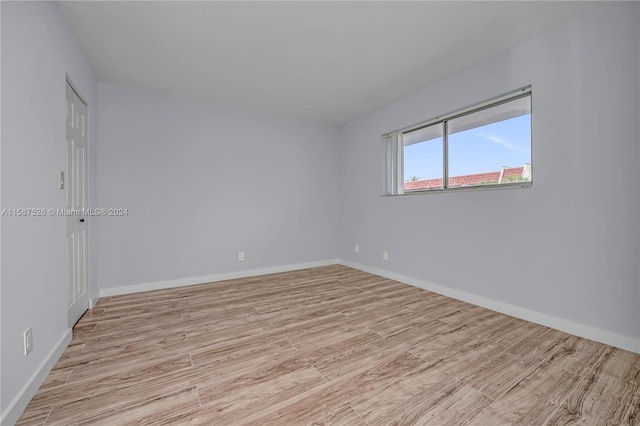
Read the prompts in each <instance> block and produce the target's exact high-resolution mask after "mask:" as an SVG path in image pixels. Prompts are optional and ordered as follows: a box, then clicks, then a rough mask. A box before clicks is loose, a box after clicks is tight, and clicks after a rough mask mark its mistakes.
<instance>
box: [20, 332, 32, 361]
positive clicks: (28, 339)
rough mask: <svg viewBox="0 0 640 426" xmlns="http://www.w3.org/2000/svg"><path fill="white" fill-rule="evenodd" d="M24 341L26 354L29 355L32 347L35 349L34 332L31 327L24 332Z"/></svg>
mask: <svg viewBox="0 0 640 426" xmlns="http://www.w3.org/2000/svg"><path fill="white" fill-rule="evenodd" d="M22 342H23V344H24V347H23V349H24V356H27V355H29V352H31V349H33V333H32V332H31V327H29V328H27V329H26V330H25V331H24V333H22Z"/></svg>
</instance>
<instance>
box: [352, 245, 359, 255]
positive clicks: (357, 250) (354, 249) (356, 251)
mask: <svg viewBox="0 0 640 426" xmlns="http://www.w3.org/2000/svg"><path fill="white" fill-rule="evenodd" d="M353 251H354V252H355V253H360V246H359V245H358V244H356V246H355V247H354V248H353Z"/></svg>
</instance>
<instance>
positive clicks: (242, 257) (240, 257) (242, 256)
mask: <svg viewBox="0 0 640 426" xmlns="http://www.w3.org/2000/svg"><path fill="white" fill-rule="evenodd" d="M238 262H244V252H243V251H240V252H238Z"/></svg>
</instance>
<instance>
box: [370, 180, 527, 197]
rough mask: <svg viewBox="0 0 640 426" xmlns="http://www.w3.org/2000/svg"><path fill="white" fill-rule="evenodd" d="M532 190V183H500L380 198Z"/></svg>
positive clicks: (387, 195)
mask: <svg viewBox="0 0 640 426" xmlns="http://www.w3.org/2000/svg"><path fill="white" fill-rule="evenodd" d="M517 188H533V182H517V183H502V184H499V185H475V186H457V187H455V188H446V189H444V188H436V189H422V190H415V191H407V192H405V193H404V194H383V195H381V196H382V197H401V196H403V195H424V194H444V193H451V192H469V191H494V190H500V189H517Z"/></svg>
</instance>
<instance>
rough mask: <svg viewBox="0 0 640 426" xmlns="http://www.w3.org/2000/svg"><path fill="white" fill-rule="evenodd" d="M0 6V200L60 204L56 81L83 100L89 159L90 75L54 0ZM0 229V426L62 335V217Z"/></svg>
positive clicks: (62, 140) (60, 121)
mask: <svg viewBox="0 0 640 426" xmlns="http://www.w3.org/2000/svg"><path fill="white" fill-rule="evenodd" d="M0 8H1V9H2V15H1V19H2V21H1V24H2V25H1V31H2V37H1V39H2V50H1V52H2V80H1V85H2V86H1V90H2V115H1V121H2V133H1V137H2V159H1V173H2V178H1V182H2V191H1V194H2V198H1V207H2V208H4V209H10V208H20V207H34V208H49V207H53V208H56V207H59V208H61V207H64V206H65V192H64V191H61V190H59V189H58V188H57V185H58V172H59V171H60V170H66V150H67V147H66V135H65V133H66V127H65V123H66V121H65V100H66V91H65V90H66V89H65V79H66V77H67V75H68V76H69V78H70V79H71V80H72V81H73V83H74V84H75V86H76V88H77V89H78V90H79V91H80V93H81V95H82V96H83V97H84V99H85V100H86V101H87V102H88V104H89V113H90V115H89V129H90V134H89V150H90V161H91V162H94V163H95V153H94V152H92V151H91V149H92V147H91V145H92V143H93V142H94V141H95V126H92V124H91V123H95V105H96V81H95V78H94V75H93V72H92V70H91V68H90V67H89V65H88V63H87V62H86V60H85V58H84V56H83V54H82V52H81V50H80V47H79V44H78V42H77V40H76V39H75V36H74V35H73V34H72V32H71V31H70V30H69V27H68V25H67V23H66V19H65V18H64V16H63V15H62V13H61V11H60V10H59V6H58V5H57V3H51V2H6V1H3V2H1V3H0ZM90 165H92V163H90ZM90 179H91V184H92V185H94V184H95V180H94V179H93V176H91V177H90ZM1 231H2V234H1V247H2V249H1V250H2V270H1V280H2V288H1V292H2V299H1V303H2V305H1V309H0V323H1V325H0V331H1V335H0V340H1V345H2V359H1V364H0V368H1V384H0V389H1V396H0V411H1V412H2V417H3V420H2V421H3V424H5V422H7V423H11V421H12V419H13V420H15V416H16V415H19V414H20V412H21V411H22V408H24V405H25V404H26V403H27V402H28V401H29V399H30V398H31V395H32V393H31V392H35V390H36V389H37V387H38V386H39V384H40V380H41V379H43V378H44V377H45V376H46V374H47V373H48V368H50V367H51V365H50V363H51V362H52V361H53V362H55V358H56V356H55V355H56V354H57V353H58V352H59V350H60V348H61V347H62V349H64V342H65V339H68V338H69V337H70V334H69V328H68V324H67V283H68V279H67V249H66V222H65V219H64V218H61V217H28V218H18V217H3V218H2V229H1ZM91 232H92V229H91V227H90V228H89V233H90V235H91ZM92 262H93V259H92ZM92 273H93V270H92ZM94 280H95V277H93V276H92V281H94ZM95 290H96V289H95V288H92V292H93V294H95ZM29 326H31V327H32V329H33V340H34V345H33V351H32V352H31V353H30V354H29V356H28V357H24V356H23V354H22V332H23V331H24V330H25V329H26V328H27V327H29Z"/></svg>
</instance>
